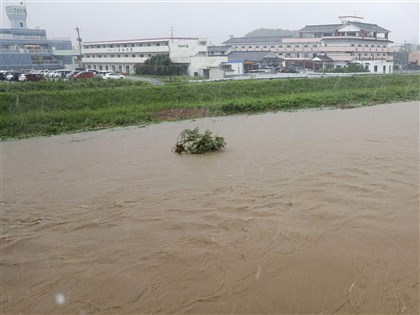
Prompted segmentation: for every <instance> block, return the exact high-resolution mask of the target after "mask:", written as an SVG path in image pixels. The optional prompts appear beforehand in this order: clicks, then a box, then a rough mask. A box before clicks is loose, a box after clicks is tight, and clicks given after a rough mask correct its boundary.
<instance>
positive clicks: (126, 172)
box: [1, 102, 419, 314]
mask: <svg viewBox="0 0 420 315" xmlns="http://www.w3.org/2000/svg"><path fill="white" fill-rule="evenodd" d="M197 126H198V127H200V128H201V129H202V130H203V129H206V128H210V129H211V130H212V131H213V132H215V133H217V134H219V135H222V136H224V137H225V139H226V141H227V147H226V149H225V150H224V152H220V153H213V154H208V155H203V156H190V155H181V156H180V155H177V154H175V153H172V152H171V148H172V146H173V145H174V144H175V141H176V138H177V135H178V134H179V132H180V131H182V130H183V129H184V128H194V127H197ZM1 149H2V190H3V191H2V201H1V202H2V215H1V276H2V278H1V285H2V292H1V303H2V314H18V313H24V314H28V313H37V314H53V313H54V314H69V313H71V314H90V313H100V314H111V313H114V314H115V313H118V314H126V313H253V314H254V313H270V314H273V313H281V314H290V313H299V314H307V313H323V314H332V313H358V314H396V313H400V314H418V313H419V103H418V102H412V103H403V104H391V105H379V106H374V107H368V108H356V109H349V110H322V111H305V112H293V113H284V112H282V113H275V114H273V113H270V114H263V115H255V116H233V117H225V118H206V119H198V120H196V121H191V120H190V121H183V122H174V123H162V124H159V125H152V126H148V127H145V128H134V127H132V128H122V129H116V130H107V131H99V132H91V133H80V134H73V135H63V136H56V137H46V138H35V139H28V140H19V141H10V142H3V143H2V144H1Z"/></svg>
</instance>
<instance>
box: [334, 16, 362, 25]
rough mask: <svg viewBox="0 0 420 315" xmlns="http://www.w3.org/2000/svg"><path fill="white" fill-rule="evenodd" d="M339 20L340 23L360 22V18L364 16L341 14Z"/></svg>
mask: <svg viewBox="0 0 420 315" xmlns="http://www.w3.org/2000/svg"><path fill="white" fill-rule="evenodd" d="M338 18H339V19H340V20H341V23H343V24H344V23H347V22H360V20H363V19H364V18H363V17H361V16H356V14H355V15H342V16H339V17H338Z"/></svg>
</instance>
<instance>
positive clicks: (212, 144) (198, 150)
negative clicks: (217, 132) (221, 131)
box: [173, 128, 226, 154]
mask: <svg viewBox="0 0 420 315" xmlns="http://www.w3.org/2000/svg"><path fill="white" fill-rule="evenodd" d="M225 144H226V143H225V139H224V138H223V137H219V136H212V132H211V131H210V130H206V131H205V132H204V134H200V132H199V129H198V128H195V129H193V130H191V129H185V130H183V131H182V132H181V133H180V134H179V136H178V140H177V142H176V144H175V147H174V149H173V150H174V151H175V152H176V153H179V154H181V153H191V154H203V153H206V152H210V151H216V150H219V149H221V148H223V147H224V146H225Z"/></svg>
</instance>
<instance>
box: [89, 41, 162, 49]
mask: <svg viewBox="0 0 420 315" xmlns="http://www.w3.org/2000/svg"><path fill="white" fill-rule="evenodd" d="M158 46H169V43H168V42H152V43H135V44H107V45H84V46H83V47H84V48H85V49H94V48H120V47H158Z"/></svg>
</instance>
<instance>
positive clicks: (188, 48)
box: [169, 39, 207, 63]
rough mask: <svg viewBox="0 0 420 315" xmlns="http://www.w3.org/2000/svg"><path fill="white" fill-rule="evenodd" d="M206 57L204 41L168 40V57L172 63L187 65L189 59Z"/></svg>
mask: <svg viewBox="0 0 420 315" xmlns="http://www.w3.org/2000/svg"><path fill="white" fill-rule="evenodd" d="M197 55H201V56H207V42H206V40H204V39H174V40H173V41H172V40H169V57H170V58H171V60H172V62H173V63H189V62H190V57H194V56H197Z"/></svg>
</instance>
